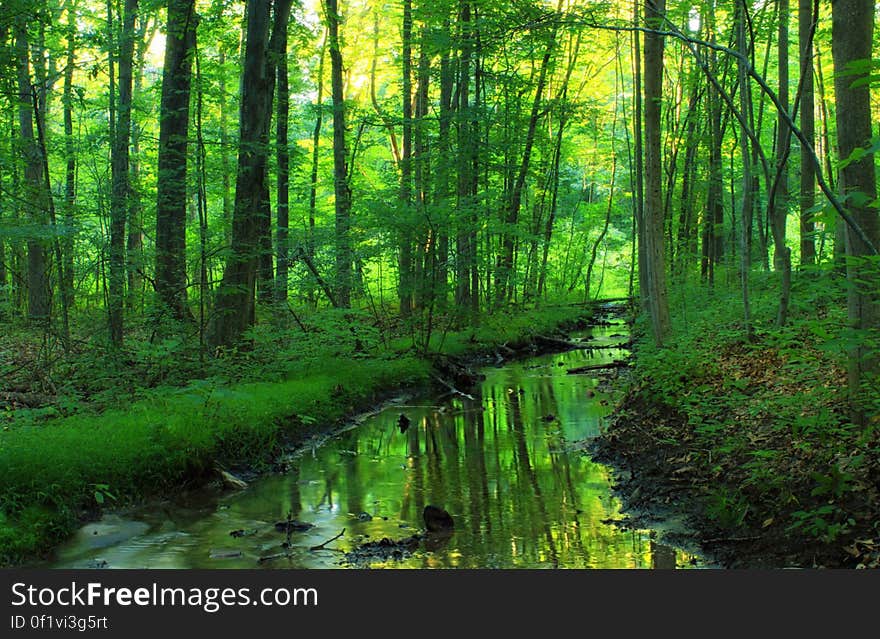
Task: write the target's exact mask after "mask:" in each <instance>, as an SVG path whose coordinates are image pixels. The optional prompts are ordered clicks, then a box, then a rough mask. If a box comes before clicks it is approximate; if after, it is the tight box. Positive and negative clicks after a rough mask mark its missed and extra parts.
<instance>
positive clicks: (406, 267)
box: [397, 0, 413, 318]
mask: <svg viewBox="0 0 880 639" xmlns="http://www.w3.org/2000/svg"><path fill="white" fill-rule="evenodd" d="M412 28H413V17H412V0H403V42H402V49H403V51H402V56H401V57H402V59H403V60H402V63H403V95H402V96H401V100H402V101H403V149H402V153H401V156H400V207H401V218H402V221H403V223H402V224H401V225H400V238H399V248H398V250H399V259H398V263H397V266H398V269H397V270H398V298H399V300H400V315H401V317H403V318H408V317H409V316H410V315H411V314H412V306H413V246H412V245H413V232H412V229H413V222H412V210H411V207H412V143H413V111H412Z"/></svg>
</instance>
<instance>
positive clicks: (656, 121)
mask: <svg viewBox="0 0 880 639" xmlns="http://www.w3.org/2000/svg"><path fill="white" fill-rule="evenodd" d="M665 13H666V0H645V22H646V24H647V25H648V27H649V28H653V29H662V28H663V17H664V15H665ZM662 99H663V36H661V35H659V34H656V33H645V224H644V233H645V254H646V257H647V260H648V268H647V271H648V273H647V275H648V280H649V287H648V288H649V291H650V293H649V304H648V307H649V309H650V312H651V326H652V328H653V333H654V341H655V342H656V343H657V345H658V346H662V345H663V342H664V340H665V339H666V337H667V335H668V334H669V330H670V319H669V302H668V299H667V292H666V267H665V263H664V257H665V252H664V250H663V193H662V180H663V165H662V157H661V143H660V123H661V121H662V120H661V117H660V116H661V105H662Z"/></svg>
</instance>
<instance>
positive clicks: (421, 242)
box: [413, 30, 437, 309]
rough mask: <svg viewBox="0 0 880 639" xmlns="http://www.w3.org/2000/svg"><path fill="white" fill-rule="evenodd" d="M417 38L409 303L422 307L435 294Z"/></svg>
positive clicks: (424, 78) (425, 66) (423, 57)
mask: <svg viewBox="0 0 880 639" xmlns="http://www.w3.org/2000/svg"><path fill="white" fill-rule="evenodd" d="M420 40H421V46H420V51H419V64H418V82H417V85H416V99H415V102H416V109H415V121H414V123H413V127H414V130H413V180H414V187H415V204H416V211H417V213H418V219H419V225H418V227H417V231H418V237H419V239H418V253H417V256H416V260H415V264H414V282H413V302H414V304H415V306H416V308H419V309H423V308H424V307H425V306H426V302H427V304H428V305H430V306H431V308H433V305H434V303H435V298H436V295H437V290H436V274H437V225H436V222H435V221H434V220H433V219H432V218H431V217H430V216H429V212H428V193H429V190H430V189H429V183H430V169H431V159H430V157H429V155H428V127H427V117H428V107H429V104H430V103H429V99H430V94H429V91H430V80H431V62H430V58H429V54H428V51H427V46H428V44H427V41H426V34H425V32H424V30H423V32H422V34H421V37H420ZM426 223H427V224H426Z"/></svg>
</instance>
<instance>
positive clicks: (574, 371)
mask: <svg viewBox="0 0 880 639" xmlns="http://www.w3.org/2000/svg"><path fill="white" fill-rule="evenodd" d="M625 366H627V362H626V361H624V360H622V359H616V360H614V361H613V362H607V363H606V364H591V365H590V366H578V367H577V368H569V369H568V370H567V371H565V372H566V373H567V374H569V375H579V374H581V373H589V372H590V371H600V370H603V369H606V368H624V367H625Z"/></svg>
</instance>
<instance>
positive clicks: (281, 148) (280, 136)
mask: <svg viewBox="0 0 880 639" xmlns="http://www.w3.org/2000/svg"><path fill="white" fill-rule="evenodd" d="M276 54H277V56H278V102H277V108H276V115H275V146H276V149H277V151H276V153H277V162H278V176H277V185H276V188H277V197H276V208H277V212H276V214H277V216H278V223H277V227H278V228H277V230H276V233H277V240H276V244H277V255H278V260H277V266H276V273H275V301H277V302H286V301H287V271H288V268H287V267H288V261H289V255H288V253H289V251H290V248H289V245H288V244H289V243H288V226H289V225H290V220H289V218H290V215H289V212H290V210H289V207H290V205H289V199H290V198H289V192H290V184H289V182H290V151H289V150H288V148H287V121H288V116H289V113H290V95H289V94H290V87H289V85H288V80H287V26H286V25H285V26H284V28H283V30H282V32H281V35H280V36H279V38H278V51H277V52H276Z"/></svg>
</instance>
